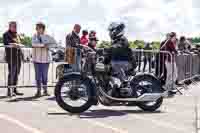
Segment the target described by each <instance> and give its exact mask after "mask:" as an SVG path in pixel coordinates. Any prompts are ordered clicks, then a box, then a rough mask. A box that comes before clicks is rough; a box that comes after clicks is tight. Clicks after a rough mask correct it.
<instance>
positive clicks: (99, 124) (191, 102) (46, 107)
mask: <svg viewBox="0 0 200 133" xmlns="http://www.w3.org/2000/svg"><path fill="white" fill-rule="evenodd" d="M199 89H200V88H198V87H197V85H196V87H195V86H191V87H190V89H189V90H187V91H184V95H182V96H176V97H175V98H170V99H166V100H165V102H164V104H163V106H162V107H161V108H160V110H158V111H157V112H154V113H148V112H143V111H141V110H140V109H139V108H137V107H104V106H102V105H99V106H97V107H95V106H94V107H92V108H91V109H90V110H89V111H87V112H85V113H82V114H80V115H70V114H69V113H67V112H66V111H63V110H62V109H61V108H60V107H59V106H58V105H57V104H56V102H55V101H54V100H55V99H54V97H53V88H50V92H51V94H52V96H50V97H42V98H39V99H32V96H33V95H34V93H35V91H36V89H35V88H25V89H21V91H23V92H24V93H25V96H23V97H14V98H6V97H5V96H4V95H5V94H6V89H1V90H0V95H1V96H0V129H1V132H2V133H65V132H69V133H80V132H84V133H94V132H95V133H133V132H135V133H161V132H162V133H195V128H196V126H195V117H196V116H195V97H196V99H198V98H199V100H198V102H199V103H200V97H198V95H200V90H199ZM197 104H198V103H197ZM198 106H199V107H200V104H198ZM198 113H200V111H198Z"/></svg>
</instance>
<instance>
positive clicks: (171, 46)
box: [161, 32, 178, 92]
mask: <svg viewBox="0 0 200 133" xmlns="http://www.w3.org/2000/svg"><path fill="white" fill-rule="evenodd" d="M176 43H177V39H176V33H174V32H172V33H170V40H169V41H167V42H166V43H165V45H163V46H162V47H161V49H162V50H164V51H167V52H169V53H170V54H171V55H172V57H171V56H169V55H167V56H166V60H165V65H166V69H167V79H166V88H167V89H168V90H170V92H172V91H173V90H171V89H174V88H171V87H172V85H173V82H174V81H176V79H177V77H178V74H177V72H178V71H177V67H176V62H175V54H177V51H176Z"/></svg>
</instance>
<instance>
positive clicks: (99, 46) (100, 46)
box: [98, 41, 111, 48]
mask: <svg viewBox="0 0 200 133" xmlns="http://www.w3.org/2000/svg"><path fill="white" fill-rule="evenodd" d="M109 47H111V43H110V42H109V41H102V42H101V43H99V44H98V48H109Z"/></svg>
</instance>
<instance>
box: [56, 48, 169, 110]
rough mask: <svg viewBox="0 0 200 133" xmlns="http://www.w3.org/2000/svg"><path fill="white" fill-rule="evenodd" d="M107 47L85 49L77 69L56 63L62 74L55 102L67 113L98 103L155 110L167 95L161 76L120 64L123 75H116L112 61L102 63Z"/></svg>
mask: <svg viewBox="0 0 200 133" xmlns="http://www.w3.org/2000/svg"><path fill="white" fill-rule="evenodd" d="M106 51H107V50H106V49H99V50H96V51H94V50H91V49H89V50H88V51H87V52H86V51H84V56H83V57H82V63H81V64H82V65H81V71H80V72H74V71H73V69H71V68H70V65H68V64H65V65H61V66H58V68H62V69H60V71H59V70H58V71H57V73H60V74H61V76H58V77H59V80H58V83H57V85H56V87H55V97H56V101H57V103H58V105H59V106H60V107H61V108H62V109H64V110H66V111H68V112H70V113H81V112H84V111H86V110H88V109H89V108H90V107H91V106H93V105H97V103H101V104H103V105H105V106H138V107H139V108H141V109H142V110H144V111H150V112H153V111H155V110H157V109H158V108H159V107H160V106H161V105H162V103H163V97H164V96H165V95H166V91H165V90H164V89H163V88H162V84H161V82H160V80H158V79H157V78H156V77H154V76H153V75H151V74H135V72H130V71H129V69H121V68H119V69H120V72H121V73H122V74H123V76H122V75H121V76H120V78H119V74H120V73H118V72H115V71H113V69H112V67H113V65H112V63H110V64H105V63H104V60H105V57H106V55H107V52H106ZM117 75H118V76H117ZM121 78H123V79H124V80H123V79H121ZM122 80H123V81H122ZM95 101H96V102H95Z"/></svg>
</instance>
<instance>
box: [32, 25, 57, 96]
mask: <svg viewBox="0 0 200 133" xmlns="http://www.w3.org/2000/svg"><path fill="white" fill-rule="evenodd" d="M36 31H37V33H36V34H35V35H34V36H33V37H32V47H33V51H32V56H33V62H34V67H35V77H36V83H37V93H36V95H35V97H40V96H41V89H42V88H43V90H44V96H49V93H48V90H47V82H48V70H49V63H50V60H51V59H50V53H49V47H51V46H52V45H53V44H55V43H56V42H55V41H54V40H53V39H52V37H50V36H48V35H47V34H45V25H44V24H43V23H38V24H37V25H36ZM52 40H53V41H52Z"/></svg>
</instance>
